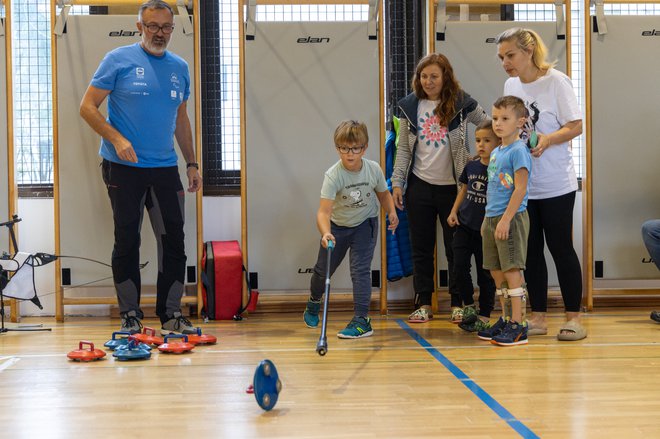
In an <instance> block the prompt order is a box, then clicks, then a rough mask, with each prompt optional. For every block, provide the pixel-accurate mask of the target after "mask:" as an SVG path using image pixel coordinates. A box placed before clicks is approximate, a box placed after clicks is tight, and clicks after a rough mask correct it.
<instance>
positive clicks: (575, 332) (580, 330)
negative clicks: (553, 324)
mask: <svg viewBox="0 0 660 439" xmlns="http://www.w3.org/2000/svg"><path fill="white" fill-rule="evenodd" d="M586 337H587V330H586V329H584V326H582V325H581V324H580V323H579V322H578V321H577V320H575V319H573V320H569V321H568V322H566V323H565V324H564V326H562V327H561V329H559V333H558V334H557V340H560V341H578V340H582V339H583V338H586Z"/></svg>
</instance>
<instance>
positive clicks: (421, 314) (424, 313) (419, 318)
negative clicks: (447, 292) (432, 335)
mask: <svg viewBox="0 0 660 439" xmlns="http://www.w3.org/2000/svg"><path fill="white" fill-rule="evenodd" d="M432 318H433V314H431V312H430V310H428V309H426V308H419V309H416V310H415V311H414V312H413V313H412V314H410V315H409V316H408V321H409V322H410V323H426V322H428V321H429V320H431V319H432Z"/></svg>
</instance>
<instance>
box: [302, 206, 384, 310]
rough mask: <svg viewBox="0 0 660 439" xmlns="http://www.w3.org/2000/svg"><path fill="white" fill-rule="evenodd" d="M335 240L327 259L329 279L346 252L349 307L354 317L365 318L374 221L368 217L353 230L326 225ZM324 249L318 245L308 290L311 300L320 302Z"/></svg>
mask: <svg viewBox="0 0 660 439" xmlns="http://www.w3.org/2000/svg"><path fill="white" fill-rule="evenodd" d="M330 232H331V233H332V234H333V235H334V237H335V240H336V242H335V248H334V249H333V250H332V256H331V259H330V276H332V274H333V273H334V272H335V270H336V269H337V267H339V264H341V261H343V260H344V256H346V252H347V251H348V250H349V249H350V254H349V260H350V264H351V280H352V282H353V308H354V310H355V315H356V316H358V317H367V315H368V314H369V303H370V301H371V260H372V259H373V256H374V249H375V248H376V239H377V237H378V218H377V217H374V218H369V219H367V220H365V221H364V222H363V223H362V224H360V225H358V226H355V227H342V226H338V225H336V224H334V223H331V224H330ZM327 258H328V250H327V249H325V248H323V246H322V245H320V246H319V256H318V259H317V260H316V265H315V266H314V272H313V273H312V280H311V282H310V287H309V289H310V291H311V294H312V298H313V299H314V300H321V298H322V297H323V293H324V292H325V268H326V264H327Z"/></svg>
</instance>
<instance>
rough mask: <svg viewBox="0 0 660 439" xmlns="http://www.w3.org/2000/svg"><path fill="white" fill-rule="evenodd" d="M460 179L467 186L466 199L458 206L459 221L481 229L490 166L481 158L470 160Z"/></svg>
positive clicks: (469, 226) (474, 228) (466, 225)
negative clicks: (482, 161)
mask: <svg viewBox="0 0 660 439" xmlns="http://www.w3.org/2000/svg"><path fill="white" fill-rule="evenodd" d="M458 181H460V182H461V183H463V184H464V185H466V186H467V193H466V194H465V199H464V200H463V202H462V203H461V205H460V206H459V208H458V222H459V223H461V224H462V225H464V226H465V227H468V228H470V229H472V230H480V229H481V223H482V222H483V221H484V213H485V211H486V188H488V166H487V165H484V164H483V163H481V161H480V160H473V161H470V162H468V164H467V165H465V168H464V169H463V173H462V174H461V176H460V177H459V178H458Z"/></svg>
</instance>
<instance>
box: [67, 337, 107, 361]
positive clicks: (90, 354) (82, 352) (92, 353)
mask: <svg viewBox="0 0 660 439" xmlns="http://www.w3.org/2000/svg"><path fill="white" fill-rule="evenodd" d="M84 345H88V346H89V349H83V346H84ZM66 356H67V357H69V359H71V360H73V361H85V362H87V361H94V360H100V359H101V358H103V357H105V352H104V351H102V350H101V349H94V343H92V342H91V341H87V340H82V341H81V342H80V343H78V349H77V350H75V351H71V352H69V353H68V354H67V355H66Z"/></svg>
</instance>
